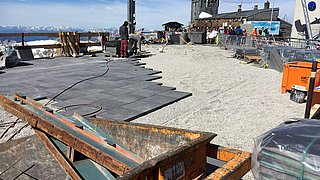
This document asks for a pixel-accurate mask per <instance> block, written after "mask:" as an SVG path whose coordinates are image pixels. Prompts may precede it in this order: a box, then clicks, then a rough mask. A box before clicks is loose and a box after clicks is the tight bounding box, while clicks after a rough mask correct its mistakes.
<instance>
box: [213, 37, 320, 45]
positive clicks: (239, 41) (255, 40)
mask: <svg viewBox="0 0 320 180" xmlns="http://www.w3.org/2000/svg"><path fill="white" fill-rule="evenodd" d="M217 38H218V42H219V45H220V46H234V47H237V46H238V47H255V48H258V49H261V48H262V47H263V45H283V46H291V47H295V48H303V49H317V45H318V46H319V44H320V40H307V39H298V38H282V37H273V36H264V37H262V36H237V35H226V34H219V35H218V36H217Z"/></svg>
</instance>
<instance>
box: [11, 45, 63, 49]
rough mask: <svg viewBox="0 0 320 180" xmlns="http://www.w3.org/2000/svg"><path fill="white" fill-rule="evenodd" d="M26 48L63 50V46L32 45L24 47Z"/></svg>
mask: <svg viewBox="0 0 320 180" xmlns="http://www.w3.org/2000/svg"><path fill="white" fill-rule="evenodd" d="M13 47H14V48H17V49H19V47H22V46H13ZM24 47H30V48H33V49H36V48H44V49H56V48H61V44H50V45H49V44H48V45H31V46H24Z"/></svg>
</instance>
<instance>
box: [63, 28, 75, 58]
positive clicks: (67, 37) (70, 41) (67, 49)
mask: <svg viewBox="0 0 320 180" xmlns="http://www.w3.org/2000/svg"><path fill="white" fill-rule="evenodd" d="M59 38H60V43H61V49H62V54H63V55H64V56H65V57H70V56H73V57H78V56H80V46H79V45H80V36H79V35H78V33H76V32H60V33H59Z"/></svg>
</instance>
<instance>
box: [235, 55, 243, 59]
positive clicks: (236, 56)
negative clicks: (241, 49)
mask: <svg viewBox="0 0 320 180" xmlns="http://www.w3.org/2000/svg"><path fill="white" fill-rule="evenodd" d="M234 57H235V58H237V59H243V58H244V56H243V55H238V54H235V55H234Z"/></svg>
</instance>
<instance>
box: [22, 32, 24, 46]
mask: <svg viewBox="0 0 320 180" xmlns="http://www.w3.org/2000/svg"><path fill="white" fill-rule="evenodd" d="M21 44H22V46H24V33H21Z"/></svg>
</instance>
